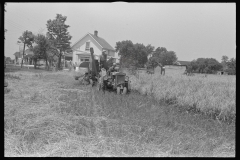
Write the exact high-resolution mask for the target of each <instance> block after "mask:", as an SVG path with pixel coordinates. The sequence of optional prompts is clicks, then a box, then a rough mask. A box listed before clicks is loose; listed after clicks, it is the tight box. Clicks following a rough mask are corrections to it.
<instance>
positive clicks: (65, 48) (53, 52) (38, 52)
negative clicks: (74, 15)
mask: <svg viewBox="0 0 240 160" xmlns="http://www.w3.org/2000/svg"><path fill="white" fill-rule="evenodd" d="M66 19H67V17H66V16H62V15H61V14H57V16H56V18H55V19H53V20H51V19H50V20H48V21H47V24H46V26H47V30H48V32H47V34H46V35H43V34H37V35H34V34H33V33H32V32H31V31H24V32H23V34H22V35H21V36H20V37H19V38H18V39H19V41H18V43H23V44H24V47H23V57H25V47H26V46H27V47H28V48H29V49H30V50H31V51H33V56H32V57H31V59H32V60H33V61H34V67H35V68H36V64H37V61H38V60H39V59H44V60H45V62H46V67H47V68H48V70H49V63H52V62H53V60H54V58H56V57H57V62H58V63H57V69H61V68H62V66H61V59H62V56H63V54H64V53H69V52H72V50H71V47H70V40H71V38H72V36H71V35H70V34H69V32H68V28H69V27H70V26H69V25H66V24H65V21H66ZM22 65H23V59H22V62H21V67H22Z"/></svg>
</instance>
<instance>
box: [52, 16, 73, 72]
mask: <svg viewBox="0 0 240 160" xmlns="http://www.w3.org/2000/svg"><path fill="white" fill-rule="evenodd" d="M66 20H67V17H66V16H62V15H61V14H57V16H56V18H55V19H53V20H48V21H47V29H48V32H47V34H48V38H49V40H50V41H51V43H52V44H53V45H54V46H55V49H56V51H57V56H58V69H60V68H61V59H62V55H63V53H69V52H71V51H72V50H71V47H70V40H71V38H72V36H70V34H69V32H68V31H67V30H68V28H69V27H70V26H69V25H66V24H65V21H66Z"/></svg>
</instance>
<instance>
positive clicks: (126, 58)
mask: <svg viewBox="0 0 240 160" xmlns="http://www.w3.org/2000/svg"><path fill="white" fill-rule="evenodd" d="M115 50H116V52H118V53H119V55H120V65H121V66H124V67H128V66H129V65H130V63H137V62H136V60H135V61H134V57H133V50H134V44H133V42H132V41H131V40H126V41H121V42H120V41H119V42H117V43H116V46H115Z"/></svg>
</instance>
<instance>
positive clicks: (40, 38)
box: [35, 34, 52, 70]
mask: <svg viewBox="0 0 240 160" xmlns="http://www.w3.org/2000/svg"><path fill="white" fill-rule="evenodd" d="M35 42H36V44H37V45H38V47H36V48H35V54H37V55H38V57H39V58H41V59H44V60H45V62H46V68H47V69H48V70H49V65H48V59H49V56H50V55H48V54H49V51H50V50H51V48H52V46H51V43H50V41H49V40H48V39H47V37H46V36H44V35H42V34H38V35H36V36H35Z"/></svg>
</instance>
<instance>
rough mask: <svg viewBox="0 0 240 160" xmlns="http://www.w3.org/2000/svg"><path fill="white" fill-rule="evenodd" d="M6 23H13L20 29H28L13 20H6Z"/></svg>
mask: <svg viewBox="0 0 240 160" xmlns="http://www.w3.org/2000/svg"><path fill="white" fill-rule="evenodd" d="M6 21H8V22H10V23H12V24H15V25H17V26H19V27H22V28H26V27H25V26H22V25H20V24H19V23H16V22H14V21H12V20H10V19H6Z"/></svg>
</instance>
